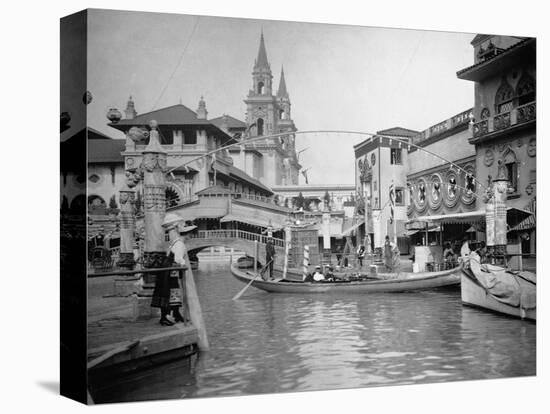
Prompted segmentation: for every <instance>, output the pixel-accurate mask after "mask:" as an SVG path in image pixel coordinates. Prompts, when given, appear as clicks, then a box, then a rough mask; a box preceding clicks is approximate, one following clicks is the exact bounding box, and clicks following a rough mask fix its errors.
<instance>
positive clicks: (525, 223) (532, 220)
mask: <svg viewBox="0 0 550 414" xmlns="http://www.w3.org/2000/svg"><path fill="white" fill-rule="evenodd" d="M525 210H528V211H530V212H531V213H532V214H531V215H530V216H529V217H527V218H526V219H524V220H522V221H521V222H520V223H519V224H517V225H516V226H514V227H512V229H511V230H510V231H524V230H531V229H534V228H535V227H537V201H536V197H533V199H532V200H531V201H530V202H529V203H528V204H527V206H525Z"/></svg>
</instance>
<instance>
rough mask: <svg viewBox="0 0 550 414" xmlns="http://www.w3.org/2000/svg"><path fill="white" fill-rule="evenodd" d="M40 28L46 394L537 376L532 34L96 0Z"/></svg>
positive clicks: (193, 392)
mask: <svg viewBox="0 0 550 414" xmlns="http://www.w3.org/2000/svg"><path fill="white" fill-rule="evenodd" d="M59 25H60V26H59V27H60V42H61V45H60V46H61V50H60V74H61V78H60V108H59V116H60V131H61V135H60V136H61V138H60V154H61V158H60V175H59V178H58V179H59V183H60V184H59V185H60V193H59V206H60V217H61V219H60V220H61V222H60V231H61V238H60V249H61V261H60V266H61V334H62V339H61V342H62V343H61V348H62V351H61V359H62V361H61V362H62V369H61V376H62V378H61V394H64V395H67V396H69V397H71V398H75V399H78V400H80V401H81V402H84V403H87V404H105V403H121V402H142V401H152V400H166V399H171V400H173V399H184V400H188V399H198V398H210V397H247V396H252V395H259V394H262V395H265V394H286V393H297V392H298V393H299V392H304V391H329V390H342V389H355V388H371V387H390V386H391V387H394V386H418V385H422V384H439V383H456V382H461V381H476V380H498V379H509V378H520V377H535V376H536V375H537V322H536V321H537V315H538V312H537V277H536V274H537V235H538V234H540V232H539V233H537V213H536V210H537V208H536V205H537V38H536V37H534V36H532V35H529V34H525V35H522V34H521V33H519V31H518V30H512V28H510V29H511V30H510V34H507V32H506V30H504V31H503V32H502V33H499V34H491V33H488V32H482V31H479V32H458V31H436V30H420V29H414V30H413V29H407V28H398V27H395V28H392V27H375V26H368V25H346V24H328V23H315V22H314V21H313V20H312V22H298V21H296V22H293V21H283V20H275V19H273V20H269V19H253V18H237V17H223V16H218V17H216V16H207V15H195V14H186V13H185V12H184V11H182V13H160V12H159V13H155V12H140V11H125V10H108V9H93V8H92V9H86V10H83V11H80V12H77V13H75V14H71V15H67V16H64V17H62V16H60V20H59ZM539 113H540V111H539ZM539 239H540V238H539ZM78 272H80V273H81V274H82V278H79V279H78V280H80V282H77V281H76V280H75V279H76V278H75V276H74V275H75V274H76V273H78ZM80 273H79V274H80ZM75 291H79V292H81V293H82V296H80V300H79V306H80V308H79V309H82V312H78V313H77V312H72V311H70V309H71V306H73V305H74V301H71V300H72V299H69V298H72V297H73V296H71V295H72V294H73V293H74V292H75ZM69 292H70V293H69ZM77 318H81V320H79V322H78V323H83V324H85V326H83V328H82V330H81V332H82V333H83V336H82V340H81V341H80V342H78V341H76V340H75V341H73V342H71V341H66V338H67V335H70V333H69V332H71V330H72V329H73V327H74V323H75V321H76V320H77ZM63 338H65V340H64V339H63ZM77 348H78V349H81V350H85V357H84V359H82V360H78V361H77V358H76V357H75V355H76V353H75V352H76V351H75V349H77ZM64 358H65V363H64V362H63V359H64ZM75 362H76V363H75ZM69 365H70V366H71V368H72V369H76V367H77V366H78V367H80V368H81V369H80V368H78V369H80V371H79V372H82V373H83V375H84V377H83V379H82V380H83V381H85V387H84V388H82V389H81V391H82V393H81V394H78V393H79V392H80V391H78V392H77V391H74V390H70V388H71V386H70V385H65V387H66V388H65V391H64V384H63V381H64V380H63V375H64V374H63V372H65V371H64V368H63V366H65V368H68V366H69ZM65 381H66V382H67V379H65ZM72 385H73V386H75V387H76V385H75V384H72ZM398 388H399V389H400V388H401V387H397V388H396V390H397V389H398ZM396 393H397V391H396ZM77 394H78V395H80V397H75V395H77ZM396 395H397V394H396ZM457 398H458V396H457ZM526 407H527V406H526ZM442 410H444V409H443V408H442Z"/></svg>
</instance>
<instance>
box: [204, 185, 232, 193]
mask: <svg viewBox="0 0 550 414" xmlns="http://www.w3.org/2000/svg"><path fill="white" fill-rule="evenodd" d="M233 193H234V191H231V190H230V189H229V188H225V187H222V186H221V185H211V186H210V187H206V188H204V189H202V190H201V191H197V193H196V194H197V195H211V194H233Z"/></svg>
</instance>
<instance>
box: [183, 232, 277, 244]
mask: <svg viewBox="0 0 550 414" xmlns="http://www.w3.org/2000/svg"><path fill="white" fill-rule="evenodd" d="M191 238H194V239H241V240H248V241H258V243H263V244H266V243H267V239H268V237H267V236H266V235H263V234H258V233H251V232H249V231H244V230H237V229H234V230H199V231H198V232H197V233H196V234H193V235H192V236H191ZM271 240H272V242H273V245H274V246H278V247H284V246H285V241H284V240H282V239H276V238H271Z"/></svg>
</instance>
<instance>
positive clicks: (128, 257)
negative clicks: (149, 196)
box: [117, 185, 136, 269]
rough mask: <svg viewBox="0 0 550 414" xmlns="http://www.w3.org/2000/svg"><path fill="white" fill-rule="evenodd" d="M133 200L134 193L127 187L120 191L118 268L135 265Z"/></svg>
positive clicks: (130, 267) (131, 267) (129, 267)
mask: <svg viewBox="0 0 550 414" xmlns="http://www.w3.org/2000/svg"><path fill="white" fill-rule="evenodd" d="M135 199H136V192H135V191H134V190H132V189H131V188H130V187H128V185H125V186H124V187H123V188H122V190H120V192H119V202H120V214H119V218H120V258H119V260H118V263H117V264H118V266H119V267H122V268H128V269H133V268H134V265H135V263H136V262H135V260H134V237H135V236H134V235H135V231H136V217H135V205H134V203H135Z"/></svg>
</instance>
